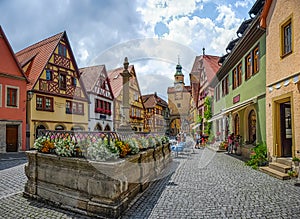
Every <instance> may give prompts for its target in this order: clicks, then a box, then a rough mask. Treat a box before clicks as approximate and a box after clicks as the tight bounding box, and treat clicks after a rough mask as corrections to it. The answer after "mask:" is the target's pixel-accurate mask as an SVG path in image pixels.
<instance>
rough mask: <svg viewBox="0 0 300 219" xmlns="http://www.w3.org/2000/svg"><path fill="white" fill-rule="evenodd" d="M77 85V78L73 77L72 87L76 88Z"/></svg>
mask: <svg viewBox="0 0 300 219" xmlns="http://www.w3.org/2000/svg"><path fill="white" fill-rule="evenodd" d="M76 85H77V80H76V78H75V77H72V86H74V87H76Z"/></svg>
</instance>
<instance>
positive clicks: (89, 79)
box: [79, 65, 114, 99]
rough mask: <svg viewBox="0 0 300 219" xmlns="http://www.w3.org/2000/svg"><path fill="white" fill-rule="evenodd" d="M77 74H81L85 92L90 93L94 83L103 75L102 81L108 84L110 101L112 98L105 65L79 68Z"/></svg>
mask: <svg viewBox="0 0 300 219" xmlns="http://www.w3.org/2000/svg"><path fill="white" fill-rule="evenodd" d="M79 72H80V73H81V80H82V81H83V84H84V87H85V89H86V91H87V92H92V91H93V89H94V87H95V85H96V83H97V82H98V81H99V78H100V77H101V74H102V75H104V77H105V79H104V80H105V81H107V83H108V87H109V91H110V93H111V96H112V99H113V98H114V95H113V91H112V88H111V85H110V82H109V78H108V74H107V71H106V68H105V65H96V66H90V67H85V68H80V69H79Z"/></svg>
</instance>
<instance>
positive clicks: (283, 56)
mask: <svg viewBox="0 0 300 219" xmlns="http://www.w3.org/2000/svg"><path fill="white" fill-rule="evenodd" d="M292 53H293V51H290V52H288V53H285V54H282V55H281V56H280V58H282V59H283V58H285V57H287V56H289V55H290V54H292Z"/></svg>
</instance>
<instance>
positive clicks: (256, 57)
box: [253, 47, 259, 74]
mask: <svg viewBox="0 0 300 219" xmlns="http://www.w3.org/2000/svg"><path fill="white" fill-rule="evenodd" d="M257 72H259V49H258V47H256V48H255V49H254V50H253V74H256V73H257Z"/></svg>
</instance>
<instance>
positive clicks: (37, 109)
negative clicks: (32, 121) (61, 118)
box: [35, 108, 54, 112]
mask: <svg viewBox="0 0 300 219" xmlns="http://www.w3.org/2000/svg"><path fill="white" fill-rule="evenodd" d="M35 109H36V110H37V111H45V112H54V110H46V109H38V108H35Z"/></svg>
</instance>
